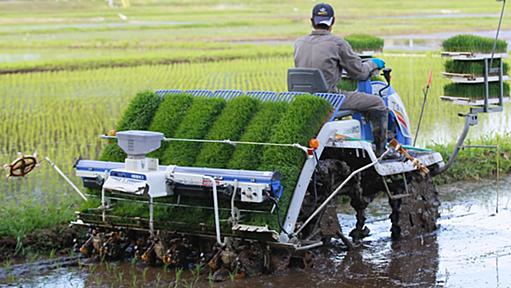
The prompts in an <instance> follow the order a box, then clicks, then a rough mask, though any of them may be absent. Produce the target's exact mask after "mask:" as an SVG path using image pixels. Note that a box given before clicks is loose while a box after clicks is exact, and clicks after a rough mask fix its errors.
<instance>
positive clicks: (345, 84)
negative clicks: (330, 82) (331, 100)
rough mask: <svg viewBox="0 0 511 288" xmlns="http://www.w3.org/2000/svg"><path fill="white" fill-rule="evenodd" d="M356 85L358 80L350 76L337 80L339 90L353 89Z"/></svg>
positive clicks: (355, 88)
mask: <svg viewBox="0 0 511 288" xmlns="http://www.w3.org/2000/svg"><path fill="white" fill-rule="evenodd" d="M357 87H358V81H357V80H353V79H350V78H344V79H342V80H341V82H339V84H338V85H337V88H339V90H341V91H355V90H357Z"/></svg>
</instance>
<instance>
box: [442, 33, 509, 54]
mask: <svg viewBox="0 0 511 288" xmlns="http://www.w3.org/2000/svg"><path fill="white" fill-rule="evenodd" d="M494 42H495V39H493V38H489V37H481V36H477V35H469V34H462V35H456V36H454V37H451V38H449V39H447V40H445V41H444V42H442V48H443V49H444V51H447V52H479V53H489V52H491V51H492V50H493V45H494ZM506 51H507V42H506V41H504V40H498V41H497V46H496V52H498V53H506Z"/></svg>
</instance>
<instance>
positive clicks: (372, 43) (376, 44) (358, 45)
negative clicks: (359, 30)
mask: <svg viewBox="0 0 511 288" xmlns="http://www.w3.org/2000/svg"><path fill="white" fill-rule="evenodd" d="M344 40H346V41H348V43H350V45H351V48H353V50H354V51H357V52H364V51H383V45H384V40H383V39H382V38H380V37H376V36H372V35H367V34H350V35H348V36H346V37H344Z"/></svg>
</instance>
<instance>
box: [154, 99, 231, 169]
mask: <svg viewBox="0 0 511 288" xmlns="http://www.w3.org/2000/svg"><path fill="white" fill-rule="evenodd" d="M224 106H225V100H223V99H220V98H205V97H195V98H194V99H193V101H192V105H191V106H190V108H189V109H188V113H187V114H186V116H185V117H184V118H183V120H182V121H181V124H179V126H178V128H177V130H176V133H175V135H174V137H177V138H188V139H204V137H205V136H206V134H207V133H208V130H209V129H210V127H211V126H212V124H213V123H214V121H215V119H216V118H217V116H218V115H219V114H220V113H221V112H222V110H223V108H224ZM201 146H202V145H201V143H192V142H172V143H170V145H168V147H167V149H166V150H165V152H164V154H163V157H162V159H161V160H162V162H163V164H172V165H182V166H191V165H193V163H195V159H196V157H197V151H200V148H201Z"/></svg>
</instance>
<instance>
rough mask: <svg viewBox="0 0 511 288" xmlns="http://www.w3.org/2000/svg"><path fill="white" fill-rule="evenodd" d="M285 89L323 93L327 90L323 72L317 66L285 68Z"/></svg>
mask: <svg viewBox="0 0 511 288" xmlns="http://www.w3.org/2000/svg"><path fill="white" fill-rule="evenodd" d="M287 90H288V91H292V92H307V93H311V94H313V93H325V92H328V85H327V83H326V81H325V77H324V76H323V72H321V70H319V69H317V68H290V69H288V70H287Z"/></svg>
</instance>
